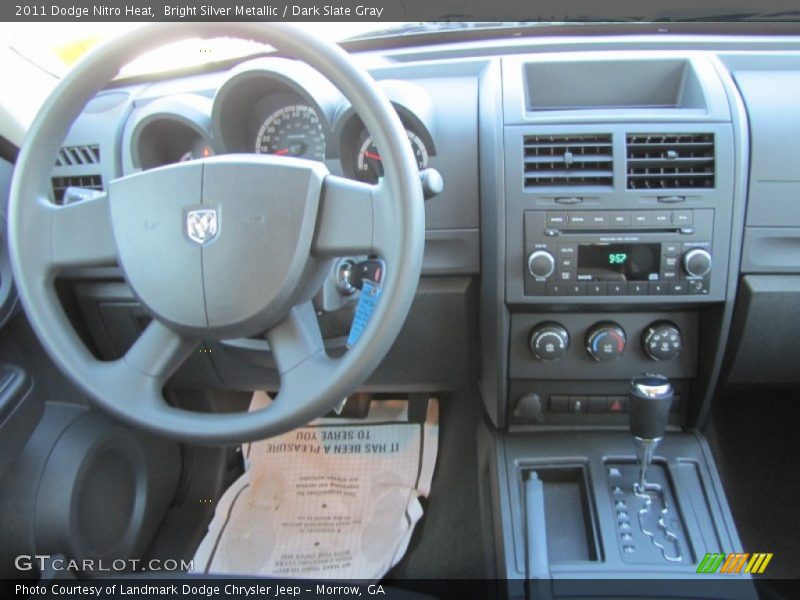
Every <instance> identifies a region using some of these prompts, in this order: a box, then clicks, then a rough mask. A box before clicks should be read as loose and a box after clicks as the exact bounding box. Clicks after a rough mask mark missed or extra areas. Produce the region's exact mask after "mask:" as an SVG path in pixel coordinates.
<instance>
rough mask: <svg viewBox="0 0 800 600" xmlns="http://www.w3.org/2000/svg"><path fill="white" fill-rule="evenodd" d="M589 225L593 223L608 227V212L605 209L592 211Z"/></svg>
mask: <svg viewBox="0 0 800 600" xmlns="http://www.w3.org/2000/svg"><path fill="white" fill-rule="evenodd" d="M589 225H591V226H592V227H607V226H608V213H607V212H605V211H596V212H590V213H589Z"/></svg>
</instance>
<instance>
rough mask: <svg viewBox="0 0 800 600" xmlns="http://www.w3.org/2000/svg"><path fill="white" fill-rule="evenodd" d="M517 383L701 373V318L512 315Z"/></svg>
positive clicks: (633, 314) (512, 367) (512, 363)
mask: <svg viewBox="0 0 800 600" xmlns="http://www.w3.org/2000/svg"><path fill="white" fill-rule="evenodd" d="M511 336H512V337H511V352H510V356H509V374H510V376H511V378H512V379H514V378H520V379H537V380H538V379H555V380H571V379H586V380H608V379H627V378H630V377H632V376H634V375H637V374H640V373H646V372H649V371H653V370H655V371H658V372H659V373H663V374H664V375H667V376H668V377H674V378H690V377H693V376H694V375H695V372H696V358H697V357H696V354H697V351H696V348H697V314H696V313H693V312H675V313H653V312H642V313H637V312H629V313H613V314H609V313H605V314H604V313H563V314H552V313H551V314H542V315H536V314H527V313H525V314H513V315H512V322H511Z"/></svg>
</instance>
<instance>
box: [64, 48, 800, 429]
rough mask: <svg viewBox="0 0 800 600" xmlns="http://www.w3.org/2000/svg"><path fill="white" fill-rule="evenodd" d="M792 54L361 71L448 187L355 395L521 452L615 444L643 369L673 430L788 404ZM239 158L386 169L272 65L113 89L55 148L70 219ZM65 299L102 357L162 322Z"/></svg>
mask: <svg viewBox="0 0 800 600" xmlns="http://www.w3.org/2000/svg"><path fill="white" fill-rule="evenodd" d="M798 44H800V40H798V39H796V38H789V37H768V36H763V37H758V36H751V37H748V36H739V37H735V36H728V37H714V36H697V37H696V38H693V37H691V36H668V35H665V36H658V37H652V36H630V37H623V36H619V37H596V38H593V37H588V36H587V37H586V38H585V39H584V38H570V39H561V38H542V39H539V38H528V39H519V40H512V41H509V40H501V41H492V40H482V41H475V42H464V43H453V44H441V45H431V46H412V47H400V48H395V49H388V50H378V51H368V52H363V53H360V54H357V55H356V60H358V61H359V62H361V64H362V65H363V66H364V67H365V68H367V69H368V70H369V71H370V73H371V74H372V76H373V77H374V78H375V79H376V80H377V82H378V84H379V85H380V86H381V87H382V88H383V90H384V91H385V93H386V94H387V96H388V98H389V99H390V101H391V102H392V104H393V106H394V107H395V109H396V110H397V113H398V115H399V117H400V119H401V121H402V122H403V124H404V126H405V128H406V131H407V137H408V143H409V145H410V146H411V148H412V150H413V153H414V156H415V157H416V160H417V165H418V167H419V168H420V169H425V168H429V167H430V168H435V169H436V170H438V171H439V172H440V173H441V175H442V177H443V179H444V191H443V192H442V193H441V194H440V195H439V196H436V197H435V198H433V199H431V200H429V201H427V202H426V231H427V233H426V247H425V256H424V262H423V277H422V280H421V282H420V286H419V289H418V292H417V300H416V302H415V304H414V307H413V308H412V311H411V314H410V316H409V318H408V321H407V323H406V328H405V331H404V333H403V334H401V336H400V338H399V339H398V341H397V343H396V344H395V348H394V349H393V350H392V352H391V353H390V355H389V357H388V358H387V360H386V361H384V364H383V365H382V366H381V367H380V368H379V370H378V371H377V372H376V374H375V375H374V376H373V378H371V379H370V381H369V382H368V383H367V384H366V386H365V389H366V390H375V391H397V390H405V391H415V390H426V391H440V390H451V389H463V388H466V387H472V386H476V385H477V386H480V389H481V395H482V398H483V401H484V404H485V407H486V410H487V413H488V415H489V417H490V419H491V420H492V421H493V422H494V423H495V424H496V425H497V426H499V427H510V428H520V429H527V428H536V427H548V426H556V427H559V426H567V425H569V426H571V425H578V426H581V425H597V424H601V425H609V426H622V425H623V424H624V423H625V422H626V419H627V416H626V415H625V406H624V402H623V401H622V400H621V399H623V400H624V396H625V395H626V393H627V385H628V381H629V380H630V378H631V376H633V375H636V374H639V373H642V372H652V371H657V372H659V373H663V374H665V375H668V376H669V377H671V378H672V379H673V380H674V382H675V386H676V389H677V391H678V394H679V395H680V400H679V401H678V402H677V403H676V410H675V412H674V414H673V415H672V417H671V418H672V423H673V425H680V424H692V423H698V422H701V421H702V419H703V418H704V415H705V413H706V412H707V410H708V406H709V404H710V400H711V398H712V396H713V395H714V394H715V393H716V391H717V390H718V389H719V388H720V386H721V385H722V384H723V383H727V384H730V385H738V384H741V383H744V382H747V383H756V384H757V383H759V382H764V381H770V382H781V383H797V382H798V377H799V375H798V373H797V372H796V369H795V368H794V367H793V366H792V364H791V360H789V359H788V358H787V357H788V356H791V352H790V351H789V350H788V348H789V347H790V343H791V340H790V339H789V336H787V335H786V328H785V327H783V328H782V327H781V326H780V325H779V324H780V323H784V324H787V323H788V324H798V323H797V313H796V306H797V302H800V283H799V282H800V259H798V256H800V209H799V208H798V207H800V204H798V203H797V201H796V197H797V192H798V186H800V180H798V176H797V173H800V163H799V162H798V158H797V156H798V155H797V153H796V152H792V151H789V150H787V143H788V142H787V140H789V139H792V136H795V137H796V135H800V110H797V104H796V101H795V100H794V97H795V94H794V93H793V90H796V89H798V86H800V45H798ZM229 153H269V154H273V155H278V156H293V157H300V158H305V159H309V160H315V161H319V162H322V163H324V164H325V165H326V167H327V168H328V170H329V171H330V172H332V173H334V174H337V175H343V176H345V177H349V178H352V179H356V180H361V181H367V182H375V181H377V180H378V179H379V178H380V177H381V176H382V168H381V148H378V147H376V146H375V144H374V143H373V141H372V137H371V135H370V133H369V131H368V130H367V129H366V128H365V127H364V124H363V123H362V122H361V120H360V118H359V117H358V115H356V114H355V113H354V112H353V110H352V108H351V107H350V106H349V104H348V102H347V101H346V100H345V99H344V98H343V96H342V95H341V94H340V93H339V92H338V91H337V90H336V89H334V88H333V87H332V86H331V85H330V84H329V83H328V82H327V81H326V80H325V79H324V78H322V77H320V76H319V75H318V74H317V73H316V72H315V71H313V70H311V69H309V68H307V67H305V66H304V65H302V64H298V63H297V62H295V61H291V60H287V59H284V58H278V57H264V58H257V59H253V60H245V61H242V62H240V63H239V64H235V65H232V66H229V67H226V68H217V69H215V70H209V71H202V72H194V73H185V74H180V75H175V76H172V77H166V78H160V79H153V80H142V81H128V82H121V83H120V82H118V83H116V84H114V85H113V86H112V87H109V88H108V89H107V90H104V91H103V92H101V93H100V94H99V95H98V96H97V97H96V98H95V99H94V100H93V101H92V102H90V104H89V105H88V106H87V108H86V110H85V111H84V113H83V115H82V116H81V117H80V118H79V120H78V121H77V122H76V123H75V125H74V126H73V129H72V131H71V132H70V134H69V136H68V138H67V140H66V142H65V144H64V147H63V148H62V152H61V154H60V155H59V162H58V163H57V165H56V167H55V169H54V171H53V190H54V191H53V195H54V201H56V202H64V201H73V200H74V199H75V198H74V197H73V196H74V194H75V192H74V191H71V190H74V189H75V188H77V189H82V190H86V189H87V188H88V189H92V188H101V187H103V186H105V185H106V183H107V182H108V181H110V180H111V179H114V178H116V177H120V176H124V175H127V174H131V173H135V172H136V171H137V170H141V169H154V168H158V167H160V166H163V165H166V164H171V163H175V162H179V161H184V160H195V159H198V158H202V157H205V156H210V155H219V154H229ZM353 218H358V216H357V215H354V217H353ZM358 258H359V257H343V259H352V260H358ZM387 268H391V265H387ZM336 272H337V271H336V269H335V268H334V269H333V270H332V271H331V277H330V278H329V280H328V281H326V282H325V284H324V285H323V288H322V291H321V292H320V296H319V298H318V299H317V303H316V304H317V308H318V310H319V314H320V322H321V325H322V329H323V332H324V333H325V337H326V343H327V344H328V345H329V347H330V348H331V349H332V351H335V350H336V348H341V347H342V343H343V342H342V339H343V338H345V339H346V333H347V329H348V327H349V323H350V321H351V320H352V315H353V307H354V304H355V300H356V297H357V296H354V295H349V294H348V293H346V292H343V290H342V289H341V288H337V286H336V281H335V277H336ZM73 298H74V303H73V306H74V314H73V315H72V316H73V318H74V319H76V320H79V321H82V322H83V323H84V327H85V329H86V330H87V331H88V332H89V336H90V337H91V338H92V339H93V341H94V344H95V346H96V350H97V352H98V353H99V354H101V355H104V356H108V357H114V356H118V355H119V354H121V352H122V351H124V348H125V347H126V345H129V344H130V343H131V341H132V340H133V339H135V337H136V335H137V332H138V331H140V330H141V326H142V323H143V322H146V319H147V315H146V313H145V312H144V310H143V309H142V307H141V306H140V305H139V304H138V301H137V299H136V298H134V297H133V296H132V294H131V293H130V290H129V289H128V288H127V286H126V285H125V283H124V281H123V280H122V278H121V275H120V273H116V272H113V271H111V272H103V273H81V274H79V277H76V279H75V281H74V284H73ZM420 340H424V341H425V343H420ZM272 366H273V365H272V363H271V359H270V356H269V352H268V348H267V347H266V346H265V343H264V342H263V340H257V339H248V340H224V341H222V342H219V343H209V345H208V352H207V353H206V354H205V355H204V356H202V357H196V361H195V363H194V364H193V365H192V366H190V367H189V372H188V373H187V374H185V375H186V377H185V380H183V381H181V383H182V384H185V385H189V384H190V383H191V382H192V381H194V382H195V383H198V382H199V383H200V384H201V385H206V386H212V387H213V386H217V387H223V388H224V387H231V386H233V387H236V388H248V387H249V388H253V387H257V388H264V387H267V388H269V387H270V385H272V384H274V383H275V381H276V379H275V377H274V372H273V371H272V370H271V367H272ZM190 375H191V377H190Z"/></svg>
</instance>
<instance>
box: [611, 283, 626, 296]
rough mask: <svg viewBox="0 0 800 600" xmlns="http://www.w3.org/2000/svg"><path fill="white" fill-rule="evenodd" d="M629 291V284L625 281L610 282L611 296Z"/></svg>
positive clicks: (621, 294)
mask: <svg viewBox="0 0 800 600" xmlns="http://www.w3.org/2000/svg"><path fill="white" fill-rule="evenodd" d="M627 293H628V286H627V285H626V284H625V282H624V281H612V282H609V284H608V295H609V296H624V295H625V294H627Z"/></svg>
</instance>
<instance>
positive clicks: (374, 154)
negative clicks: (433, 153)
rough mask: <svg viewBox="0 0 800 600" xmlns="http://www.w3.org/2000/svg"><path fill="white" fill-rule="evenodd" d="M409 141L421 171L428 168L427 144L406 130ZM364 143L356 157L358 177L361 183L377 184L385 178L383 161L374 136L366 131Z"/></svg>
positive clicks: (363, 137)
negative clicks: (373, 138) (381, 178)
mask: <svg viewBox="0 0 800 600" xmlns="http://www.w3.org/2000/svg"><path fill="white" fill-rule="evenodd" d="M406 134H407V135H408V141H409V142H411V150H412V151H413V152H414V158H415V159H416V161H417V168H419V169H420V170H422V169H425V168H426V167H427V166H428V149H427V148H426V147H425V142H423V141H422V139H421V138H420V137H419V136H418V135H417V134H416V133H414V132H413V131H409V130H408V129H407V130H406ZM361 137H362V142H361V144H360V145H359V147H358V154H357V155H356V161H355V162H356V177H358V179H360V180H361V181H365V182H368V183H375V182H376V181H378V179H379V178H380V177H383V160H382V159H381V155H380V153H379V152H378V149H377V148H376V147H375V142H373V140H372V136H371V135H369V134H368V133H367V132H366V131H364V132H363V133H362V134H361Z"/></svg>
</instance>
